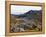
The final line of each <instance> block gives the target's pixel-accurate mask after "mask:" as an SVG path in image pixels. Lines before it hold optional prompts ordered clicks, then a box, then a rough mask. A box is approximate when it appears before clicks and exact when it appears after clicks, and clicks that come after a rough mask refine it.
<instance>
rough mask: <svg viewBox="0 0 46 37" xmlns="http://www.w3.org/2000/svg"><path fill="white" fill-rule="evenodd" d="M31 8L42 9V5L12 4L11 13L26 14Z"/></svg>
mask: <svg viewBox="0 0 46 37" xmlns="http://www.w3.org/2000/svg"><path fill="white" fill-rule="evenodd" d="M29 10H41V7H40V6H19V5H11V14H15V15H20V14H24V13H26V12H27V11H29Z"/></svg>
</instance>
